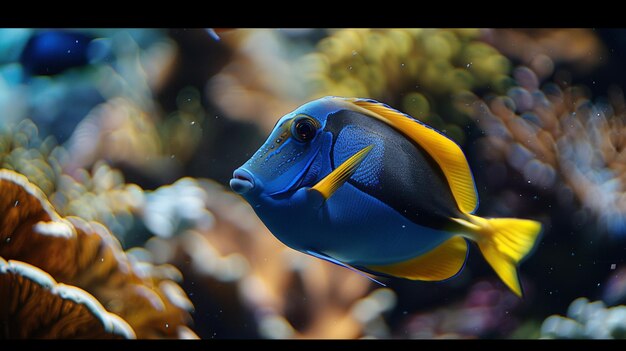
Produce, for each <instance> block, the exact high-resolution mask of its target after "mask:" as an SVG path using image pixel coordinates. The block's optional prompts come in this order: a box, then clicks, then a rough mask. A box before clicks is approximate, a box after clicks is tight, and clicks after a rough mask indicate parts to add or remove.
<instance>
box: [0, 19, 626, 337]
mask: <svg viewBox="0 0 626 351" xmlns="http://www.w3.org/2000/svg"><path fill="white" fill-rule="evenodd" d="M625 61H626V30H624V29H618V28H614V29H590V28H563V29H561V28H547V29H541V28H530V29H520V28H498V29H489V28H477V29H472V28H468V29H464V28H441V29H438V28H423V29H422V28H372V29H368V28H357V29H352V28H311V29H307V28H286V29H282V28H281V29H279V28H267V29H263V28H258V29H252V28H193V29H182V28H169V29H168V28H155V29H142V28H131V29H123V28H95V29H89V28H85V29H80V28H69V29H63V28H54V29H44V28H37V29H34V28H30V29H29V28H5V29H0V339H75V338H78V339H624V338H626V260H625V258H626V99H625V97H624V88H626V66H624V64H623V62H625Z"/></svg>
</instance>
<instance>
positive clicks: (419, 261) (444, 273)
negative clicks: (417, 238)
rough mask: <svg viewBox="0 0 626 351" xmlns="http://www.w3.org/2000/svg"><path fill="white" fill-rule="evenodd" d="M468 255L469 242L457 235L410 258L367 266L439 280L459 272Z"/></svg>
mask: <svg viewBox="0 0 626 351" xmlns="http://www.w3.org/2000/svg"><path fill="white" fill-rule="evenodd" d="M466 257H467V242H466V241H465V239H463V238H462V237H460V236H455V237H453V238H451V239H449V240H447V241H446V242H444V243H443V244H441V245H439V246H437V247H436V248H434V249H433V250H431V251H429V252H427V253H425V254H423V255H420V256H418V257H415V258H412V259H410V260H407V261H404V262H399V263H394V264H389V265H381V266H366V268H368V269H370V270H372V271H374V272H380V273H385V274H389V275H392V276H395V277H401V278H407V279H412V280H426V281H437V280H444V279H448V278H450V277H452V276H454V275H455V274H457V273H458V272H459V271H460V270H461V268H463V264H464V263H465V258H466Z"/></svg>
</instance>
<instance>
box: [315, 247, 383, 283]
mask: <svg viewBox="0 0 626 351" xmlns="http://www.w3.org/2000/svg"><path fill="white" fill-rule="evenodd" d="M304 252H305V253H307V254H309V255H311V256H313V257H317V258H319V259H322V260H324V261H327V262H330V263H334V264H336V265H337V266H340V267H343V268H347V269H349V270H351V271H353V272H356V273H358V274H360V275H362V276H364V277H365V278H367V279H369V280H371V281H373V282H374V283H377V284H380V285H382V286H387V285H385V284H384V283H381V282H379V281H378V280H376V279H374V278H372V277H370V276H369V275H367V274H366V273H365V272H363V271H360V270H358V269H356V268H354V267H352V266H350V265H349V264H346V263H343V262H341V261H339V260H337V259H334V258H332V257H330V256H328V255H324V254H321V253H319V252H316V251H311V250H306V251H304Z"/></svg>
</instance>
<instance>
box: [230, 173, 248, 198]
mask: <svg viewBox="0 0 626 351" xmlns="http://www.w3.org/2000/svg"><path fill="white" fill-rule="evenodd" d="M230 188H231V189H233V191H234V192H236V193H237V194H240V195H243V194H245V193H247V192H249V191H250V190H252V189H254V177H253V176H252V174H250V172H248V171H246V170H245V169H241V168H237V169H236V170H235V171H234V172H233V179H231V180H230Z"/></svg>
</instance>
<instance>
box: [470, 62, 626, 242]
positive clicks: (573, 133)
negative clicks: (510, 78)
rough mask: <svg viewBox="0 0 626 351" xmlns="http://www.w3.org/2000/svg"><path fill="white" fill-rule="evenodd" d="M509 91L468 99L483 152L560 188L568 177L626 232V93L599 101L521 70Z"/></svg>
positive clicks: (608, 224)
mask: <svg viewBox="0 0 626 351" xmlns="http://www.w3.org/2000/svg"><path fill="white" fill-rule="evenodd" d="M515 77H516V80H517V82H518V83H519V84H520V86H518V87H514V88H511V89H510V90H509V91H508V92H507V95H506V96H498V97H494V98H491V99H487V101H486V102H483V101H482V100H475V101H470V100H471V98H469V99H467V100H466V102H465V105H466V106H471V107H470V109H472V108H473V111H472V113H473V116H474V118H475V119H476V121H477V122H478V124H479V126H480V127H481V128H482V129H483V130H484V131H485V133H486V138H484V139H483V140H482V141H481V142H482V143H483V147H482V149H481V154H482V155H484V157H486V158H488V159H491V160H494V161H500V160H506V161H507V162H508V163H509V164H510V165H511V166H512V167H513V168H515V169H516V170H518V171H519V172H521V173H522V174H523V175H524V177H525V179H526V180H527V181H528V183H531V184H535V185H536V186H539V187H541V188H542V189H547V188H552V189H554V188H556V186H555V185H556V184H558V183H559V182H558V181H559V180H562V181H563V182H564V183H565V184H566V185H567V187H568V189H570V191H571V193H573V194H575V196H576V198H577V199H578V200H579V202H580V203H581V205H582V207H583V208H584V209H586V210H587V211H590V212H591V213H593V214H594V215H595V216H596V217H597V218H598V219H599V221H600V223H601V224H602V225H603V226H604V227H605V228H606V229H608V231H609V232H610V233H614V234H623V233H625V232H626V196H625V195H624V193H623V189H624V186H625V181H626V178H624V175H625V174H626V173H625V170H626V139H625V138H623V135H624V132H625V131H626V129H625V123H624V118H625V115H624V113H625V111H626V110H625V109H624V106H625V104H624V101H623V96H622V95H621V92H619V91H617V92H615V91H614V92H612V94H611V95H610V97H609V99H607V100H597V101H596V102H593V101H592V100H591V97H590V96H589V94H588V93H587V92H586V91H585V90H584V89H583V88H581V87H564V88H561V87H560V86H559V85H557V84H553V83H548V84H545V85H544V87H543V88H542V89H539V80H538V78H537V77H536V75H535V74H534V72H533V71H532V70H530V69H528V68H525V67H520V68H517V69H516V71H515Z"/></svg>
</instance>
